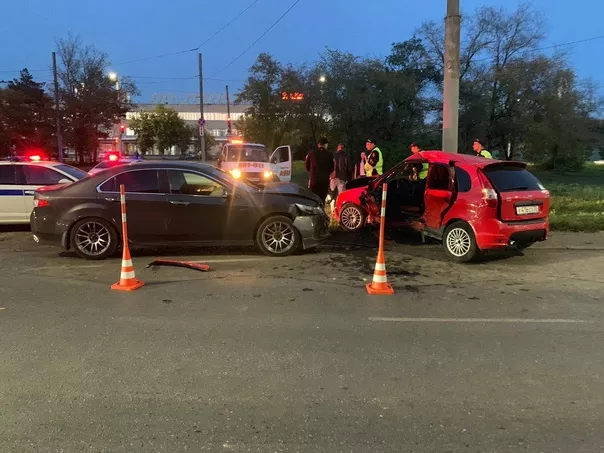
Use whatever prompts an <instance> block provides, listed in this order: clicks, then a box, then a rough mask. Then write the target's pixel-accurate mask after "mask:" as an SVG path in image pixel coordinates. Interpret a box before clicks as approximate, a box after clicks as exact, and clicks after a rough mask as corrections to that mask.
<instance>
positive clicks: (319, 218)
mask: <svg viewBox="0 0 604 453" xmlns="http://www.w3.org/2000/svg"><path fill="white" fill-rule="evenodd" d="M294 226H295V227H296V229H297V230H298V231H299V232H300V236H301V239H302V247H303V248H304V250H307V249H310V248H313V247H316V246H317V245H319V244H320V243H321V242H323V241H324V240H325V239H327V238H328V237H329V217H327V215H325V214H324V215H312V216H299V217H296V218H295V219H294Z"/></svg>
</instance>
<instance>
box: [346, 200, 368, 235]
mask: <svg viewBox="0 0 604 453" xmlns="http://www.w3.org/2000/svg"><path fill="white" fill-rule="evenodd" d="M365 218H366V215H365V211H364V210H363V208H361V207H360V206H359V205H358V204H354V203H346V204H345V205H344V206H342V210H341V211H340V225H341V226H342V228H343V229H344V230H346V231H359V230H360V229H361V228H363V227H364V226H365Z"/></svg>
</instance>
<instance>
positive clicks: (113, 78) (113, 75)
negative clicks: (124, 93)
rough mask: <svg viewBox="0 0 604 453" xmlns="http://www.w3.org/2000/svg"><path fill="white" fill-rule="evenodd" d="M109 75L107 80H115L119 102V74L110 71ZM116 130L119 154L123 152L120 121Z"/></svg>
mask: <svg viewBox="0 0 604 453" xmlns="http://www.w3.org/2000/svg"><path fill="white" fill-rule="evenodd" d="M107 75H108V77H109V80H111V81H112V82H115V90H116V92H117V100H118V102H120V79H119V76H118V75H117V72H114V71H111V72H110V73H109V74H107ZM116 130H117V148H118V151H119V153H120V154H123V149H122V148H123V144H122V134H123V133H124V131H123V130H122V124H121V121H120V123H119V124H118V125H117V127H116Z"/></svg>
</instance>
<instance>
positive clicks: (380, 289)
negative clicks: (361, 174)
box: [365, 183, 394, 296]
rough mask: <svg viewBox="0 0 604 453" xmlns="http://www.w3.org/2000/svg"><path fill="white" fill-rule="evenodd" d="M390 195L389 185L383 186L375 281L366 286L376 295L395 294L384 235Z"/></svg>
mask: <svg viewBox="0 0 604 453" xmlns="http://www.w3.org/2000/svg"><path fill="white" fill-rule="evenodd" d="M387 193H388V184H387V183H384V184H383V186H382V209H381V212H380V238H379V246H378V256H377V260H376V261H375V270H374V271H373V281H372V282H371V283H368V284H367V285H365V287H366V288H367V292H368V293H369V294H370V295H372V296H374V295H391V294H394V288H392V286H390V285H389V284H388V277H386V257H385V255H384V235H385V230H386V195H387Z"/></svg>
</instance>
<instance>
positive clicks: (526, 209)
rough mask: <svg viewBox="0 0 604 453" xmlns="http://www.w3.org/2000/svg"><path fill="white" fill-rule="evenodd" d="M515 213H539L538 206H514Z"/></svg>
mask: <svg viewBox="0 0 604 453" xmlns="http://www.w3.org/2000/svg"><path fill="white" fill-rule="evenodd" d="M516 214H517V215H527V214H539V206H516Z"/></svg>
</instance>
